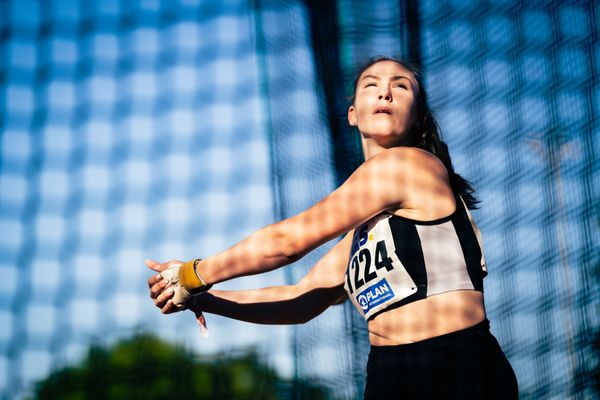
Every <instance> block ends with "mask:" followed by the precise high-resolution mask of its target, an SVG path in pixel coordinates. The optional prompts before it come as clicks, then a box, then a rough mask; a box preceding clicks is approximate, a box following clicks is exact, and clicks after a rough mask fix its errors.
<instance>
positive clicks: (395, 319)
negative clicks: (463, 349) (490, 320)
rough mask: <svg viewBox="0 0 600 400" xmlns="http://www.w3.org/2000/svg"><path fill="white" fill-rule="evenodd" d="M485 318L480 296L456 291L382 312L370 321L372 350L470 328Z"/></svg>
mask: <svg viewBox="0 0 600 400" xmlns="http://www.w3.org/2000/svg"><path fill="white" fill-rule="evenodd" d="M484 318H485V307H484V303H483V293H481V292H478V291H475V290H457V291H452V292H446V293H440V294H437V295H434V296H431V297H427V298H426V299H423V300H418V301H415V302H414V303H409V304H406V305H404V306H402V307H399V308H395V309H392V310H389V311H384V312H382V313H381V314H379V315H377V316H375V318H373V319H372V320H370V321H369V341H370V342H371V344H372V345H373V346H393V345H399V344H408V343H414V342H419V341H421V340H425V339H429V338H432V337H436V336H440V335H444V334H446V333H450V332H456V331H459V330H461V329H466V328H469V327H471V326H473V325H476V324H477V323H478V322H481V321H482V320H483V319H484Z"/></svg>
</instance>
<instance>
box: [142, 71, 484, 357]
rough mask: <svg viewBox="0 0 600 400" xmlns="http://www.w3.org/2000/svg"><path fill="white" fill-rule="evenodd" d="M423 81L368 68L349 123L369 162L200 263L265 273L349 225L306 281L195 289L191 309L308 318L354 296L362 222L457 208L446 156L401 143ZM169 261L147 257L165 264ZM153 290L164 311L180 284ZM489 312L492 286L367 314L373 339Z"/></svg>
mask: <svg viewBox="0 0 600 400" xmlns="http://www.w3.org/2000/svg"><path fill="white" fill-rule="evenodd" d="M418 93H419V88H418V85H417V83H416V80H415V79H414V76H413V75H412V73H410V72H409V71H408V70H406V69H405V68H404V67H403V66H402V65H400V64H398V63H396V62H393V61H380V62H378V63H375V64H373V65H372V66H370V67H369V68H368V69H366V70H365V71H364V72H363V73H362V74H361V76H360V77H359V80H358V83H357V87H356V95H355V101H354V104H352V105H351V106H350V107H349V109H348V122H349V124H350V125H351V126H356V127H357V128H358V131H359V133H360V135H361V138H362V143H363V150H364V153H365V160H366V161H365V163H363V164H362V165H361V166H360V167H359V168H358V169H357V170H356V171H355V173H354V174H353V175H352V176H351V177H350V178H349V179H348V180H347V181H346V182H345V183H344V184H343V185H342V186H340V187H339V188H338V189H337V190H336V191H334V192H333V193H331V194H330V195H329V196H327V197H326V198H324V199H323V200H321V201H320V202H319V203H317V204H316V205H314V206H313V207H311V208H309V209H308V210H306V211H304V212H302V213H300V214H298V215H296V216H294V217H291V218H288V219H286V220H283V221H281V222H278V223H275V224H272V225H269V226H266V227H265V228H262V229H260V230H259V231H257V232H255V233H254V234H252V235H250V236H249V237H248V238H246V239H244V240H242V241H241V242H240V243H238V244H236V245H234V246H232V247H231V248H229V249H227V250H225V251H223V252H221V253H219V254H216V255H214V256H211V257H208V258H207V259H205V260H203V261H202V262H201V264H200V265H201V268H200V273H201V275H202V278H203V279H204V280H205V281H206V282H208V283H218V282H221V281H224V280H228V279H231V278H235V277H238V276H243V275H251V274H257V273H261V272H266V271H270V270H273V269H275V268H279V267H281V266H284V265H287V264H290V263H292V262H294V261H296V260H298V259H299V258H301V257H302V256H304V255H305V254H306V253H308V252H310V251H311V250H313V249H315V248H316V247H318V246H320V245H321V244H323V243H325V242H327V241H329V240H332V239H334V238H336V237H338V236H339V235H342V234H345V236H344V238H343V240H341V241H340V242H338V243H337V244H336V245H335V246H334V247H333V248H332V249H331V250H330V251H329V252H328V253H327V254H325V256H323V257H322V258H321V259H320V260H319V261H318V262H317V263H316V264H315V265H314V266H313V267H312V269H311V270H310V271H309V272H308V274H307V275H306V276H305V277H304V278H303V279H302V280H301V281H300V282H298V283H296V284H294V285H287V286H276V287H270V288H262V289H256V290H246V291H223V290H211V291H210V292H209V293H208V294H204V295H202V296H198V297H195V298H194V299H193V302H192V304H191V306H190V308H191V309H192V310H196V311H198V310H203V311H206V312H209V313H215V314H220V315H224V316H227V317H230V318H234V319H239V320H243V321H248V322H254V323H261V324H293V323H304V322H306V321H308V320H310V319H312V318H314V317H315V316H317V315H319V314H320V313H322V312H323V311H324V310H325V309H326V308H327V307H329V306H331V305H333V304H337V303H340V302H342V301H344V300H345V299H346V298H347V295H346V292H345V291H344V288H343V283H344V273H345V271H346V268H347V265H348V256H349V254H350V246H351V242H352V235H353V228H354V227H356V226H359V225H360V224H362V223H363V222H365V221H367V220H369V219H371V218H372V217H374V216H375V215H377V214H380V213H381V212H390V213H393V214H395V215H398V216H404V217H408V218H411V219H416V220H423V221H427V220H434V219H438V218H442V217H445V216H447V215H449V214H451V213H452V212H453V211H454V209H455V207H456V204H455V200H454V195H453V193H452V190H451V188H450V185H449V182H448V172H447V171H446V169H445V167H444V165H443V164H442V163H441V162H440V161H439V160H438V159H437V158H436V157H435V156H433V155H431V154H429V153H427V152H426V151H424V150H420V149H416V148H411V147H404V146H402V145H403V144H404V143H405V142H406V141H407V139H408V133H409V132H410V129H411V127H412V126H413V124H414V122H415V118H416V116H415V115H416V99H417V96H418ZM176 263H181V262H180V261H170V262H167V263H163V264H160V263H157V262H154V261H151V260H148V261H147V262H146V264H147V265H148V267H149V268H151V269H153V270H154V271H157V272H160V271H162V270H163V269H165V268H167V267H168V266H169V265H172V264H176ZM148 285H149V287H150V296H151V297H152V298H153V299H154V302H155V304H156V306H157V307H158V308H160V309H161V311H162V312H163V313H165V314H168V313H171V312H174V311H175V310H174V307H173V305H172V304H171V301H170V298H171V297H172V295H173V293H172V291H170V290H169V289H168V288H167V289H166V290H164V289H165V288H166V287H167V286H168V284H167V282H165V281H164V280H163V279H161V277H160V275H158V274H157V275H154V276H152V277H151V278H150V279H149V280H148ZM484 318H485V310H484V303H483V294H482V293H481V292H477V291H469V290H461V291H453V292H447V293H442V294H438V295H435V296H431V297H428V298H426V299H423V300H420V301H415V302H413V303H409V304H407V305H405V306H402V307H399V308H396V309H392V310H388V311H386V312H383V313H380V314H378V315H377V316H376V317H374V318H372V319H371V320H370V321H369V323H368V329H369V339H370V342H371V344H373V345H376V346H379V345H394V344H405V343H412V342H416V341H420V340H423V339H427V338H431V337H435V336H439V335H442V334H444V333H448V332H453V331H457V330H460V329H464V328H467V327H470V326H473V325H475V324H476V323H478V322H480V321H481V320H482V319H484Z"/></svg>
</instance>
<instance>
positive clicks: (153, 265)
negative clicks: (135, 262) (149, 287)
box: [144, 260, 169, 272]
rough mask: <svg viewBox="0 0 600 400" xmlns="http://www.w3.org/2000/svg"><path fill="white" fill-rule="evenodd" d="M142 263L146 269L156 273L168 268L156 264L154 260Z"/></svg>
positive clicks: (165, 265)
mask: <svg viewBox="0 0 600 400" xmlns="http://www.w3.org/2000/svg"><path fill="white" fill-rule="evenodd" d="M144 263H145V264H146V266H147V267H148V268H150V269H151V270H154V271H156V272H160V271H162V270H164V269H167V268H168V267H169V266H168V265H167V264H168V263H167V264H161V263H157V262H156V261H154V260H146V261H144Z"/></svg>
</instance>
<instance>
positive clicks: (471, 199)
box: [351, 56, 479, 209]
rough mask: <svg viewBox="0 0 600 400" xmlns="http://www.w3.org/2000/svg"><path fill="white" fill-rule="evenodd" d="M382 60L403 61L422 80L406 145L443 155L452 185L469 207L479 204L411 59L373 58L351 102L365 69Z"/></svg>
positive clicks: (439, 155)
mask: <svg viewBox="0 0 600 400" xmlns="http://www.w3.org/2000/svg"><path fill="white" fill-rule="evenodd" d="M380 61H393V62H395V63H398V64H400V65H402V66H403V67H404V68H406V69H407V70H408V71H410V72H411V73H412V74H413V76H414V77H415V80H416V81H417V84H418V89H419V90H418V93H417V118H416V121H415V123H414V125H413V127H412V128H411V130H410V132H409V137H408V140H407V141H406V142H405V145H406V146H412V147H417V148H420V149H423V150H426V151H428V152H430V153H431V154H433V155H435V156H436V157H437V158H439V159H440V161H442V163H443V164H444V166H445V167H446V169H447V170H448V175H449V177H450V186H451V187H452V190H454V191H455V192H456V193H458V194H459V195H460V196H461V197H462V198H463V200H464V201H465V203H466V204H467V207H468V208H469V209H475V208H477V204H478V203H479V200H477V198H476V197H475V195H474V193H475V189H474V188H473V185H472V184H471V182H469V181H468V180H466V179H465V178H463V177H462V176H460V175H459V174H457V173H456V172H454V167H453V166H452V160H451V159H450V153H449V152H448V145H447V144H446V143H444V141H443V140H442V137H441V136H442V135H441V132H440V127H439V125H438V123H437V121H436V120H435V118H434V116H433V112H432V111H431V109H430V108H429V104H427V93H426V92H425V88H424V87H423V77H422V75H421V73H420V71H419V69H418V68H417V67H416V66H414V65H412V64H411V63H408V62H404V61H400V60H398V59H396V58H393V57H385V56H377V57H374V58H371V59H369V60H368V61H367V62H366V63H365V64H363V65H362V66H361V67H360V68H359V69H358V70H357V73H356V75H355V76H356V78H355V79H354V86H353V89H352V97H351V101H352V103H351V104H354V100H355V97H356V86H357V84H358V80H359V79H360V77H361V75H362V74H363V72H365V71H366V70H367V69H368V68H369V67H370V66H372V65H373V64H376V63H378V62H380Z"/></svg>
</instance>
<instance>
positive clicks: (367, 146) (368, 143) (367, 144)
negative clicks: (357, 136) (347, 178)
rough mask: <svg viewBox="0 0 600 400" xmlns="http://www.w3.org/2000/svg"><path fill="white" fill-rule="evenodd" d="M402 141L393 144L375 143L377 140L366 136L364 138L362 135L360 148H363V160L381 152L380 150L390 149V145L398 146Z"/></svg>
mask: <svg viewBox="0 0 600 400" xmlns="http://www.w3.org/2000/svg"><path fill="white" fill-rule="evenodd" d="M402 145H403V144H402V143H397V144H395V145H381V144H379V143H377V141H375V140H373V139H370V138H367V139H365V138H364V137H363V138H362V148H363V153H364V155H365V161H367V160H368V159H369V158H371V157H373V156H375V155H377V154H379V153H381V152H382V151H384V150H386V149H390V148H392V147H398V146H402Z"/></svg>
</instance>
